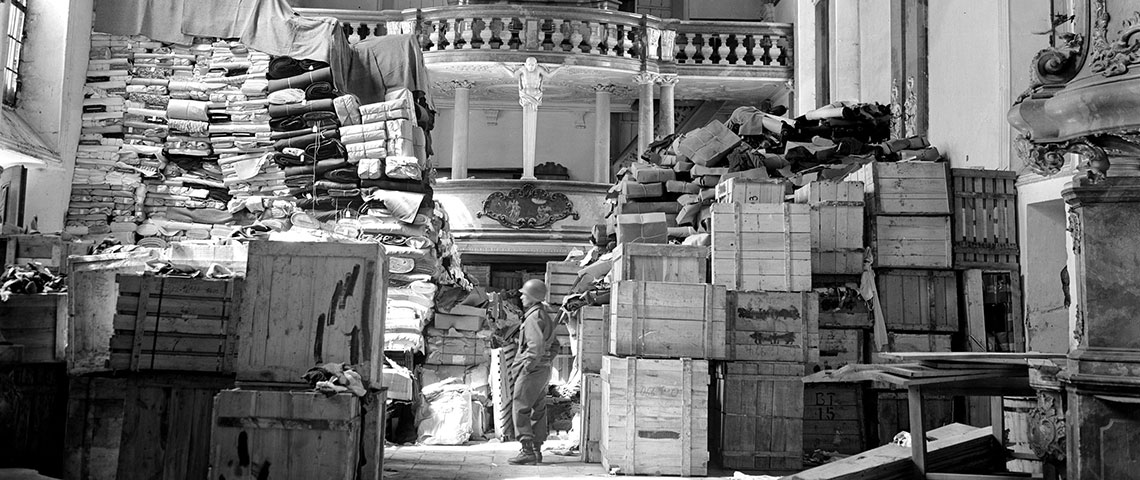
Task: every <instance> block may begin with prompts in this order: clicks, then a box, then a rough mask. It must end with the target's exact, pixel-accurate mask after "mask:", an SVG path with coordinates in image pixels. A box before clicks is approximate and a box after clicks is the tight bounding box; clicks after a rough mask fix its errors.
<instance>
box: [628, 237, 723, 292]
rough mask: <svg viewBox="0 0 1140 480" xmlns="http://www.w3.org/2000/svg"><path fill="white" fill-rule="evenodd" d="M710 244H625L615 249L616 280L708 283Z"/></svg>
mask: <svg viewBox="0 0 1140 480" xmlns="http://www.w3.org/2000/svg"><path fill="white" fill-rule="evenodd" d="M708 261H709V249H708V247H698V246H690V245H657V244H652V243H623V244H621V245H618V246H617V248H615V249H614V251H613V269H612V270H611V276H612V278H613V281H615V282H617V281H621V280H641V281H645V282H677V283H706V282H708V278H709V277H708V271H709V267H708Z"/></svg>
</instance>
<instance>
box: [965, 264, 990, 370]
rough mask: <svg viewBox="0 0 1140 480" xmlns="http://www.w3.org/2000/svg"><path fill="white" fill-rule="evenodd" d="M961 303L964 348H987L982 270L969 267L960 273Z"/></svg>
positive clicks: (984, 349) (981, 350) (976, 349)
mask: <svg viewBox="0 0 1140 480" xmlns="http://www.w3.org/2000/svg"><path fill="white" fill-rule="evenodd" d="M961 276H962V277H961V278H962V287H963V288H962V296H963V305H965V308H966V312H965V313H966V331H965V337H966V349H967V350H969V351H971V352H984V351H986V350H987V348H986V347H987V345H988V343H987V341H986V339H987V338H988V335H987V334H986V311H985V304H984V301H983V299H982V271H981V270H978V269H970V270H966V271H964V272H962V273H961Z"/></svg>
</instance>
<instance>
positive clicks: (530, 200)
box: [475, 183, 580, 230]
mask: <svg viewBox="0 0 1140 480" xmlns="http://www.w3.org/2000/svg"><path fill="white" fill-rule="evenodd" d="M475 216H476V217H478V218H482V217H484V216H485V217H488V218H491V219H493V220H495V221H497V222H499V223H500V224H501V225H503V226H504V227H509V228H513V229H515V230H522V229H544V228H549V227H550V226H552V225H554V223H555V222H557V221H559V220H562V219H564V218H567V217H573V218H574V220H578V219H579V218H580V215H579V214H578V212H576V211H574V202H572V201H570V198H569V197H567V196H566V195H565V194H562V193H557V192H555V193H551V192H547V191H546V190H544V189H542V188H538V187H536V186H535V185H534V184H533V183H527V184H524V185H523V186H522V187H520V188H515V189H512V190H509V191H506V192H493V193H491V194H490V195H488V196H487V199H486V200H484V201H483V211H481V212H478V213H476V214H475Z"/></svg>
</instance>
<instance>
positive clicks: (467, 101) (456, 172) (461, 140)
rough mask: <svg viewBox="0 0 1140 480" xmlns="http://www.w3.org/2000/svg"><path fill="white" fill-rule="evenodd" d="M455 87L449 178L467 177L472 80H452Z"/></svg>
mask: <svg viewBox="0 0 1140 480" xmlns="http://www.w3.org/2000/svg"><path fill="white" fill-rule="evenodd" d="M451 86H452V87H453V88H454V89H455V124H454V125H453V126H452V129H451V178H459V179H463V178H467V149H468V131H469V127H470V119H471V88H473V87H474V86H475V83H474V82H471V81H468V80H452V82H451Z"/></svg>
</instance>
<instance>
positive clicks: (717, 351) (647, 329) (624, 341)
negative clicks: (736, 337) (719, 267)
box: [607, 280, 727, 359]
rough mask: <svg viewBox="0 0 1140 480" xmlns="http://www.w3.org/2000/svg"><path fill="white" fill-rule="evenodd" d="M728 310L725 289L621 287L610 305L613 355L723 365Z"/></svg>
mask: <svg viewBox="0 0 1140 480" xmlns="http://www.w3.org/2000/svg"><path fill="white" fill-rule="evenodd" d="M697 299H700V300H697ZM725 304H726V295H725V289H724V287H722V286H719V285H708V284H686V283H665V282H639V281H634V280H626V281H621V282H617V283H615V284H613V287H612V292H611V299H610V323H609V346H608V349H607V353H609V354H611V355H639V356H646V357H658V358H680V357H688V358H704V359H710V358H711V359H723V358H725V356H726V355H727V352H726V328H727V327H726V318H725V311H726V310H725Z"/></svg>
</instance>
